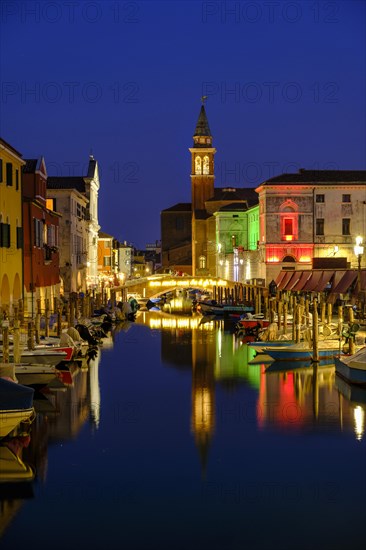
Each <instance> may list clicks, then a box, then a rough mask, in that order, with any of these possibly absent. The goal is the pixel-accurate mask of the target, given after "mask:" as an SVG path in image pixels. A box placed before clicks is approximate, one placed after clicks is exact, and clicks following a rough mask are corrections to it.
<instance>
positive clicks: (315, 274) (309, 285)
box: [302, 270, 323, 292]
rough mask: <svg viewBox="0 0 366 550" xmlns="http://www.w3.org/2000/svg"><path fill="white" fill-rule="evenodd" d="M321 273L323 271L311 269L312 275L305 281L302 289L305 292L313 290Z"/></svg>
mask: <svg viewBox="0 0 366 550" xmlns="http://www.w3.org/2000/svg"><path fill="white" fill-rule="evenodd" d="M322 275H323V271H321V270H320V271H312V275H311V277H310V279H308V280H307V281H306V283H305V284H304V286H303V287H302V290H306V291H307V292H311V291H312V290H314V288H315V287H316V286H317V285H318V283H319V281H320V278H321V276H322Z"/></svg>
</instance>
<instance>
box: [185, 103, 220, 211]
mask: <svg viewBox="0 0 366 550" xmlns="http://www.w3.org/2000/svg"><path fill="white" fill-rule="evenodd" d="M206 99H207V97H206V96H203V97H202V98H201V100H202V105H201V110H200V114H199V117H198V121H197V124H196V129H195V132H194V134H193V147H191V148H190V149H189V151H190V153H191V157H192V168H191V183H192V210H193V211H194V210H204V208H205V201H206V200H208V199H210V198H212V197H213V195H214V180H215V176H214V155H215V153H216V149H215V148H213V147H212V134H211V130H210V126H209V124H208V119H207V115H206V110H205V100H206Z"/></svg>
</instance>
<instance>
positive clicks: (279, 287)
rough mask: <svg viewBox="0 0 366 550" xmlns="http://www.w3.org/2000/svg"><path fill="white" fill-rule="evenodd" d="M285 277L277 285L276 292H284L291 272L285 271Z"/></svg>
mask: <svg viewBox="0 0 366 550" xmlns="http://www.w3.org/2000/svg"><path fill="white" fill-rule="evenodd" d="M284 273H285V276H284V277H283V278H282V280H281V282H280V283H279V284H278V285H277V289H278V290H284V288H285V286H286V285H287V283H288V282H289V280H290V279H291V277H292V275H293V274H294V272H293V271H285V272H284Z"/></svg>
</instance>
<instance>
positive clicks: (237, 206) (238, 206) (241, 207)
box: [218, 202, 248, 212]
mask: <svg viewBox="0 0 366 550" xmlns="http://www.w3.org/2000/svg"><path fill="white" fill-rule="evenodd" d="M245 210H248V206H247V204H246V203H243V202H231V203H230V204H225V205H224V206H221V208H219V210H218V211H219V212H225V211H226V212H244V211H245Z"/></svg>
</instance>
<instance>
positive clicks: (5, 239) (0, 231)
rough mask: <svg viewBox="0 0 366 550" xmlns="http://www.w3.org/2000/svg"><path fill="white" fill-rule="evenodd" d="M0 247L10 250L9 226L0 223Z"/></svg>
mask: <svg viewBox="0 0 366 550" xmlns="http://www.w3.org/2000/svg"><path fill="white" fill-rule="evenodd" d="M0 246H3V247H4V248H10V224H9V223H0Z"/></svg>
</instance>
